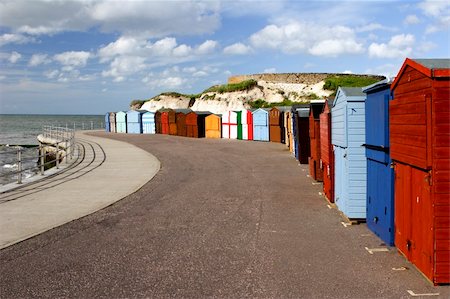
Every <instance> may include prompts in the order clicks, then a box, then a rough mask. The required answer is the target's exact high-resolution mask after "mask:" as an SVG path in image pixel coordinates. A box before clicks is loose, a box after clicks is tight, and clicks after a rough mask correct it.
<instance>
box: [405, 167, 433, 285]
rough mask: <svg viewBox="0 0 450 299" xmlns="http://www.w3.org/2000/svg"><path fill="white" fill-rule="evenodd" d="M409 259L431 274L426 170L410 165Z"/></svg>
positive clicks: (431, 209) (429, 215) (428, 189)
mask: <svg viewBox="0 0 450 299" xmlns="http://www.w3.org/2000/svg"><path fill="white" fill-rule="evenodd" d="M411 188H412V192H411V193H412V194H411V195H412V196H411V200H412V209H411V210H412V219H411V220H412V221H411V240H412V250H411V261H412V262H413V263H414V264H415V265H416V266H417V267H418V268H419V269H420V270H421V271H422V272H423V273H424V274H425V275H426V276H427V277H432V274H433V254H432V253H433V239H434V232H433V206H432V203H431V187H430V177H429V174H428V172H426V171H423V170H420V169H416V168H412V167H411Z"/></svg>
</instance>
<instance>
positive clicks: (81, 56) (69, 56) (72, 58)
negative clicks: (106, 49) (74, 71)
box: [53, 51, 91, 67]
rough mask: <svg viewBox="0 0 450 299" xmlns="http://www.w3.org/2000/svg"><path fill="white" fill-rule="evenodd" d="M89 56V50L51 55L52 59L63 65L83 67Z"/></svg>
mask: <svg viewBox="0 0 450 299" xmlns="http://www.w3.org/2000/svg"><path fill="white" fill-rule="evenodd" d="M90 57H91V54H90V53H89V52H85V51H69V52H63V53H60V54H56V55H55V56H53V59H55V60H56V61H58V62H59V63H61V64H62V65H64V66H71V67H84V66H85V65H86V63H87V61H88V59H89V58H90Z"/></svg>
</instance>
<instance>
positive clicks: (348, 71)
mask: <svg viewBox="0 0 450 299" xmlns="http://www.w3.org/2000/svg"><path fill="white" fill-rule="evenodd" d="M342 73H343V74H353V72H352V71H351V70H345V71H343V72H342Z"/></svg>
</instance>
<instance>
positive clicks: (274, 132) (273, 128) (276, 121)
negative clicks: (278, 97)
mask: <svg viewBox="0 0 450 299" xmlns="http://www.w3.org/2000/svg"><path fill="white" fill-rule="evenodd" d="M282 114H283V113H282V112H281V111H280V110H279V109H278V108H277V107H273V108H272V109H270V110H269V138H270V141H271V142H281V136H282V135H283V132H282V127H283V115H282Z"/></svg>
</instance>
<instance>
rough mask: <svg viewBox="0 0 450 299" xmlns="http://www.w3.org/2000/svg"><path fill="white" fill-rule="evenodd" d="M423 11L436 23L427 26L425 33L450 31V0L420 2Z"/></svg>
mask: <svg viewBox="0 0 450 299" xmlns="http://www.w3.org/2000/svg"><path fill="white" fill-rule="evenodd" d="M418 6H419V8H420V9H421V10H422V12H423V13H424V14H425V15H426V16H428V17H430V18H431V19H432V20H433V21H434V23H433V24H430V25H428V26H427V28H426V30H425V33H426V34H431V33H435V32H438V31H442V30H444V31H448V28H449V27H450V2H449V1H446V0H425V1H423V2H421V3H419V5H418Z"/></svg>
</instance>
